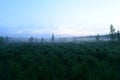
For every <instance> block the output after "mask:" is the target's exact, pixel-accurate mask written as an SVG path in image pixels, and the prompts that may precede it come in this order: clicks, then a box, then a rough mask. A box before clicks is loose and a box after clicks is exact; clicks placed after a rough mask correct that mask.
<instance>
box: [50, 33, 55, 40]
mask: <svg viewBox="0 0 120 80" xmlns="http://www.w3.org/2000/svg"><path fill="white" fill-rule="evenodd" d="M51 41H52V42H54V41H55V37H54V33H53V34H52V38H51Z"/></svg>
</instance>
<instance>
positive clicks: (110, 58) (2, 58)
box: [0, 42, 120, 80]
mask: <svg viewBox="0 0 120 80" xmlns="http://www.w3.org/2000/svg"><path fill="white" fill-rule="evenodd" d="M119 44H120V43H118V42H112V43H111V42H86V43H79V44H75V43H7V44H1V45H0V80H120V45H119Z"/></svg>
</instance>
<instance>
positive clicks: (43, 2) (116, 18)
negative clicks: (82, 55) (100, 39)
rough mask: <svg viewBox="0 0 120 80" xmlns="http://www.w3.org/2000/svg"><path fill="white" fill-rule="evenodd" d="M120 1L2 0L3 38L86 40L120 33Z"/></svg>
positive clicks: (0, 24) (1, 21)
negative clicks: (66, 38) (58, 36)
mask: <svg viewBox="0 0 120 80" xmlns="http://www.w3.org/2000/svg"><path fill="white" fill-rule="evenodd" d="M119 3H120V0H0V35H3V36H17V37H19V36H36V35H37V36H40V35H42V36H46V35H48V34H49V35H51V34H52V33H54V34H55V35H62V36H65V35H66V36H86V35H97V34H107V33H109V27H110V24H113V26H114V28H115V29H116V30H120V9H119V8H120V5H119Z"/></svg>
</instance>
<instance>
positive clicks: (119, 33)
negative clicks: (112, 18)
mask: <svg viewBox="0 0 120 80" xmlns="http://www.w3.org/2000/svg"><path fill="white" fill-rule="evenodd" d="M116 37H117V40H118V41H120V31H119V30H118V31H117V33H116Z"/></svg>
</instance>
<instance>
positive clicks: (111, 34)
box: [110, 24, 115, 41]
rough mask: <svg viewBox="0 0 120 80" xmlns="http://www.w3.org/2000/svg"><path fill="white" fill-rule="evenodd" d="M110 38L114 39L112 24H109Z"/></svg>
mask: <svg viewBox="0 0 120 80" xmlns="http://www.w3.org/2000/svg"><path fill="white" fill-rule="evenodd" d="M110 39H111V40H112V41H113V40H115V29H114V27H113V25H112V24H111V25H110Z"/></svg>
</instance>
